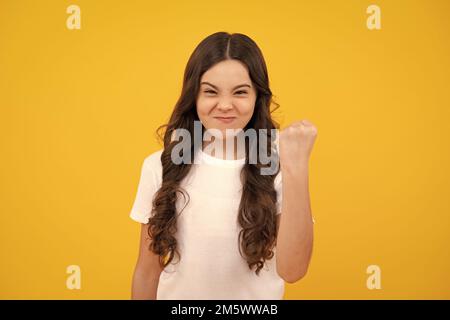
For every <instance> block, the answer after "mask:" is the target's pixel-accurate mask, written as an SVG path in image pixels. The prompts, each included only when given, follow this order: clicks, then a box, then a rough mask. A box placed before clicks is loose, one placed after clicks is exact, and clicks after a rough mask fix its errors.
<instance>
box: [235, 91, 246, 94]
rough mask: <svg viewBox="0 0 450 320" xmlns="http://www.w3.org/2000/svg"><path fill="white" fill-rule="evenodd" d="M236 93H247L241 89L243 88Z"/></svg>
mask: <svg viewBox="0 0 450 320" xmlns="http://www.w3.org/2000/svg"><path fill="white" fill-rule="evenodd" d="M236 93H237V94H241V93H247V91H243V90H241V91H236Z"/></svg>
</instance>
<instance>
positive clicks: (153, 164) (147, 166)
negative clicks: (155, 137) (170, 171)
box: [142, 149, 164, 177]
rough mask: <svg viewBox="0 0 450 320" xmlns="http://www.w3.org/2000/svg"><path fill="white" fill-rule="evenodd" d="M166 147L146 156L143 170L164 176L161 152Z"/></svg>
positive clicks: (157, 175)
mask: <svg viewBox="0 0 450 320" xmlns="http://www.w3.org/2000/svg"><path fill="white" fill-rule="evenodd" d="M163 150H164V149H159V150H157V151H155V152H152V153H151V154H149V155H147V156H146V157H145V158H144V161H143V163H142V171H143V172H146V173H148V174H152V175H155V176H156V177H160V176H162V164H161V154H162V152H163Z"/></svg>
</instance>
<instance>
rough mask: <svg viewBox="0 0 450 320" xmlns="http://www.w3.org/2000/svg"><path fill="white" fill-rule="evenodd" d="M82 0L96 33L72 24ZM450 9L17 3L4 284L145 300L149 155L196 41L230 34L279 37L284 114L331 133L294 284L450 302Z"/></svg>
mask: <svg viewBox="0 0 450 320" xmlns="http://www.w3.org/2000/svg"><path fill="white" fill-rule="evenodd" d="M71 4H77V5H79V6H80V8H81V30H69V29H67V28H66V19H67V17H68V16H69V14H67V13H66V8H67V7H68V6H69V5H71ZM370 4H377V5H379V6H380V8H381V30H368V29H367V27H366V19H367V17H368V14H367V13H366V8H367V7H368V6H369V5H370ZM449 13H450V2H449V1H445V0H443V1H425V0H423V1H344V0H342V1H281V0H277V1H260V0H258V1H230V0H228V1H223V2H222V1H221V2H214V1H212V2H211V1H155V2H153V3H152V2H151V1H106V0H105V1H99V0H96V1H50V0H47V1H15V0H9V1H5V0H1V1H0V106H1V117H0V136H1V169H0V170H1V199H0V200H1V201H0V206H1V208H0V210H1V221H0V222H1V227H0V228H1V230H0V231H1V256H0V258H1V265H0V297H1V298H4V299H16V298H21V299H38V298H39V299H50V298H57V299H128V298H129V297H130V290H131V276H132V272H133V268H134V265H135V262H136V257H137V250H138V240H139V229H140V227H139V224H138V223H136V222H134V221H132V220H131V219H130V218H129V217H128V214H129V211H130V209H131V205H132V202H133V200H134V197H135V192H136V188H137V183H138V179H139V173H140V166H141V164H142V161H143V159H144V158H145V157H146V156H147V155H149V154H150V153H152V152H154V151H156V150H157V149H159V148H160V145H159V144H158V143H157V141H156V139H155V135H154V131H155V129H156V128H157V126H158V125H160V124H162V123H164V122H165V121H167V119H168V117H169V115H170V113H171V110H172V108H173V106H174V104H175V102H176V100H177V98H178V96H179V94H180V90H181V81H182V74H183V71H184V67H185V65H186V62H187V59H188V58H189V55H190V54H191V52H192V51H193V49H194V48H195V46H196V45H197V44H198V43H199V42H200V41H201V40H202V39H203V38H205V37H206V36H207V35H209V34H211V33H214V32H217V31H228V32H240V33H245V34H247V35H249V36H250V37H252V38H253V39H254V40H255V41H256V42H257V44H258V45H259V46H260V48H261V49H262V51H263V53H264V55H265V59H266V62H267V65H268V69H269V75H270V84H271V88H272V90H273V93H274V95H275V98H276V101H278V102H279V103H280V104H281V108H280V109H279V111H277V112H276V119H278V120H280V121H281V123H282V127H285V126H287V125H288V124H289V123H291V122H292V121H295V120H300V119H309V120H310V121H312V122H313V123H314V124H315V125H316V127H317V128H318V132H319V133H318V137H317V140H316V144H315V147H314V150H313V154H312V158H311V173H310V192H311V201H312V209H313V214H314V216H315V219H316V225H315V242H314V254H313V258H312V261H311V265H310V269H309V271H308V274H307V276H306V277H305V278H304V279H302V280H301V281H300V282H298V283H296V284H287V285H286V294H285V299H317V298H319V299H394V298H402V299H431V298H438V299H441V298H445V299H449V298H450V272H449V271H450V255H449V251H450V250H449V248H448V247H449V244H450V241H449V240H450V236H449V231H450V217H449V213H450V201H449V190H450V183H449V166H448V164H449V163H450V159H449V158H450V157H449V145H450V143H449V142H450V141H449V140H450V139H449V136H450V125H449V123H448V122H449V120H450V112H449V107H450V98H449V92H450V88H449V84H450V81H449V75H450V65H449V60H450V59H449V57H450V41H449V39H450V37H449V35H450V20H449V19H448V16H449ZM72 264H74V265H79V266H80V267H81V289H80V290H69V289H67V288H66V278H67V277H68V274H66V267H67V266H68V265H72ZM372 264H375V265H378V266H380V268H381V286H382V289H380V290H369V289H368V288H367V287H366V279H367V277H368V274H366V268H367V267H368V266H369V265H372Z"/></svg>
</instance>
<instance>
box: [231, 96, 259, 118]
mask: <svg viewBox="0 0 450 320" xmlns="http://www.w3.org/2000/svg"><path fill="white" fill-rule="evenodd" d="M235 105H236V108H237V109H238V112H239V114H240V115H241V116H242V117H244V118H250V117H251V116H252V114H253V110H254V108H255V101H254V100H252V99H245V100H241V101H238V102H236V103H235Z"/></svg>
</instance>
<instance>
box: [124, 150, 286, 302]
mask: <svg viewBox="0 0 450 320" xmlns="http://www.w3.org/2000/svg"><path fill="white" fill-rule="evenodd" d="M162 151H163V150H162V149H161V150H159V151H156V152H154V153H152V154H150V155H149V156H148V157H146V158H145V160H144V162H143V164H142V169H141V176H140V181H139V185H138V188H137V194H136V198H135V201H134V204H133V207H132V209H131V212H130V217H131V218H132V219H133V220H135V221H137V222H140V223H148V218H149V217H150V212H151V209H152V200H153V196H154V195H155V193H156V191H157V190H158V189H159V187H160V186H161V182H162V165H161V160H160V157H161V153H162ZM197 156H198V157H199V158H198V159H199V162H200V163H199V164H195V163H194V164H193V165H192V167H191V170H190V171H189V174H188V175H187V176H186V178H185V179H184V180H183V181H182V182H181V185H180V186H181V187H182V188H183V189H184V190H185V191H186V192H187V193H188V195H189V198H190V200H189V202H188V204H187V206H186V207H185V208H184V210H183V211H182V213H181V214H180V215H178V217H177V228H178V230H177V233H176V234H175V236H176V238H177V241H178V250H179V252H180V255H181V260H178V259H177V256H176V255H175V257H174V259H173V260H172V262H171V263H170V264H169V265H168V266H166V268H165V269H164V270H163V271H162V272H161V275H160V278H159V285H158V291H157V299H158V300H167V299H170V300H185V299H201V300H211V299H224V300H225V299H227V300H229V299H238V300H251V299H255V300H256V299H259V300H260V299H268V300H269V299H270V300H272V299H274V300H278V299H283V294H284V281H283V279H282V278H281V277H280V276H279V275H278V273H277V271H276V247H275V248H274V249H273V251H274V253H275V255H274V257H273V258H272V259H270V260H266V263H265V265H264V267H263V269H261V270H260V274H259V276H257V275H256V274H255V271H254V269H252V270H250V269H249V267H248V264H247V261H246V260H245V259H244V258H243V257H242V256H241V255H240V253H239V247H238V245H239V244H238V235H239V231H240V230H241V228H240V226H239V223H238V221H237V216H238V209H239V203H240V199H241V195H242V183H241V181H240V179H239V174H240V171H241V169H242V167H243V166H244V162H245V159H237V160H226V159H219V158H216V157H213V156H210V155H208V154H206V153H204V152H203V151H202V150H200V149H199V151H198V155H197ZM281 185H282V184H281V171H280V172H279V173H278V175H277V176H276V178H275V189H276V191H277V212H278V214H279V213H281V199H282V193H281V191H282V190H281ZM185 201H187V199H186V200H184V197H183V196H181V195H180V196H179V197H178V200H177V204H176V207H177V213H179V212H180V209H182V208H183V206H184V204H185Z"/></svg>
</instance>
